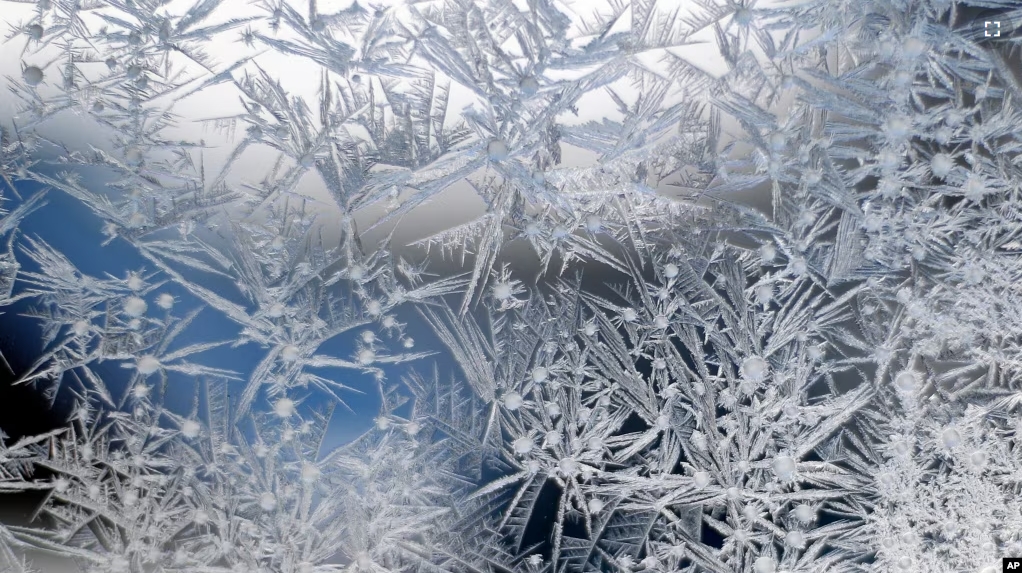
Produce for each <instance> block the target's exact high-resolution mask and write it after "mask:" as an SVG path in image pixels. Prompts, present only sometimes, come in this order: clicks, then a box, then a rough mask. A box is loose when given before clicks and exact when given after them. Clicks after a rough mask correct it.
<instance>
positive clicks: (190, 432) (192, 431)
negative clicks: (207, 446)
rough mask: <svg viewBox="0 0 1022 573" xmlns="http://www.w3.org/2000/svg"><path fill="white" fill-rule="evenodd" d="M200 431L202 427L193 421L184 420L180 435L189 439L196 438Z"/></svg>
mask: <svg viewBox="0 0 1022 573" xmlns="http://www.w3.org/2000/svg"><path fill="white" fill-rule="evenodd" d="M201 429H202V426H200V425H199V423H198V422H196V421H195V420H185V423H184V424H181V435H182V436H184V437H186V438H189V439H194V438H198V437H199V431H200V430H201Z"/></svg>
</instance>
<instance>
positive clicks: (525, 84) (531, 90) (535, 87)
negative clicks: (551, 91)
mask: <svg viewBox="0 0 1022 573" xmlns="http://www.w3.org/2000/svg"><path fill="white" fill-rule="evenodd" d="M518 89H520V90H522V94H523V95H525V97H532V96H534V95H536V94H537V93H538V92H539V80H537V79H536V78H534V77H532V76H529V77H525V78H522V79H521V81H519V82H518Z"/></svg>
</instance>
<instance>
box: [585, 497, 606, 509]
mask: <svg viewBox="0 0 1022 573" xmlns="http://www.w3.org/2000/svg"><path fill="white" fill-rule="evenodd" d="M586 505H587V507H588V509H589V513H600V511H601V510H603V507H604V504H603V500H600V499H596V498H595V497H594V498H593V499H590V500H589V503H588V504H586Z"/></svg>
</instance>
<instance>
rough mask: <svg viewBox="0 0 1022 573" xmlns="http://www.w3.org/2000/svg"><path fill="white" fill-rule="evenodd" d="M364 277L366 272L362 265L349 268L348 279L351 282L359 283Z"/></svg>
mask: <svg viewBox="0 0 1022 573" xmlns="http://www.w3.org/2000/svg"><path fill="white" fill-rule="evenodd" d="M365 276H366V270H365V267H363V266H362V265H352V266H351V268H349V269H348V278H349V279H351V280H353V281H360V280H362V279H364V278H365Z"/></svg>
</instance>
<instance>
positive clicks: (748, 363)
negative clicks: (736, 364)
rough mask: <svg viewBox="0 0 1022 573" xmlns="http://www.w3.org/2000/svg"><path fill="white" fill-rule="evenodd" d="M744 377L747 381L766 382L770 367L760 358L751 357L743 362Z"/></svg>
mask: <svg viewBox="0 0 1022 573" xmlns="http://www.w3.org/2000/svg"><path fill="white" fill-rule="evenodd" d="M741 370H742V376H743V377H744V378H745V379H746V380H751V381H753V382H762V381H763V380H766V377H767V373H768V372H769V370H770V365H769V364H768V363H767V361H766V360H764V359H763V358H761V357H759V356H750V357H748V358H746V359H745V360H744V361H742V368H741Z"/></svg>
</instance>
